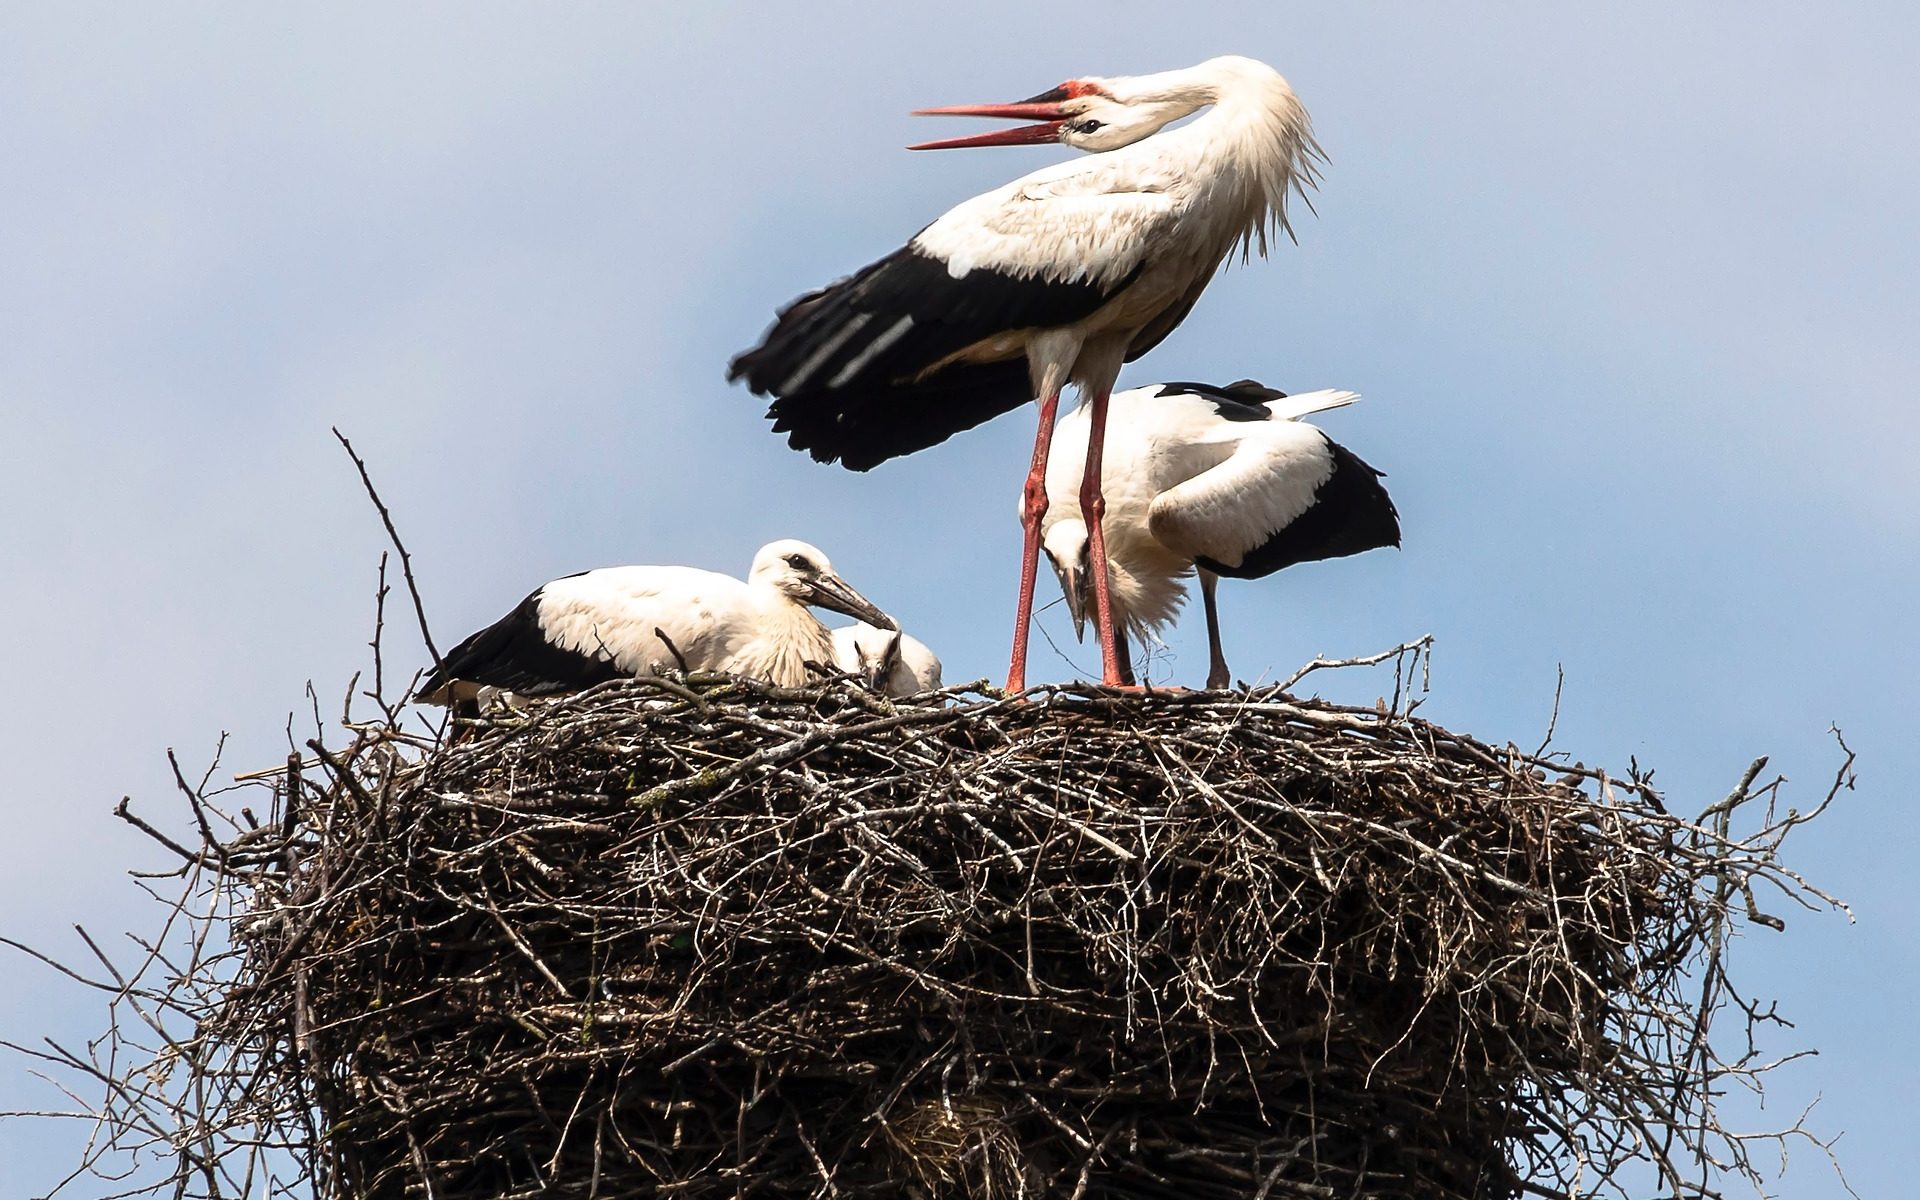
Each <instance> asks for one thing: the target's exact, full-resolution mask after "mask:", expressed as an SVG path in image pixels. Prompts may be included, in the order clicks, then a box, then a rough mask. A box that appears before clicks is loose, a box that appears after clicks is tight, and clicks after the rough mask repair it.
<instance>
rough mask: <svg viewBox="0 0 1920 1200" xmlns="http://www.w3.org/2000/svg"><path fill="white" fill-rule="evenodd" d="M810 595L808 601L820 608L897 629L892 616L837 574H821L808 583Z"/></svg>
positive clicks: (877, 625)
mask: <svg viewBox="0 0 1920 1200" xmlns="http://www.w3.org/2000/svg"><path fill="white" fill-rule="evenodd" d="M809 586H810V587H811V589H812V595H811V596H810V597H809V598H808V603H810V604H816V605H818V606H820V607H821V608H830V609H832V610H833V611H834V612H837V613H845V614H847V615H848V616H850V617H852V618H854V619H855V620H859V621H865V622H866V623H867V624H869V625H872V626H875V627H876V628H880V629H899V628H900V627H899V626H898V625H895V624H894V623H893V618H892V617H890V616H888V615H887V614H885V613H883V612H881V611H880V610H879V609H877V608H875V607H874V606H873V601H871V600H869V599H867V598H866V597H865V596H862V595H861V594H860V593H859V592H856V591H854V590H853V588H852V587H850V586H848V584H847V581H846V580H844V579H842V578H840V577H839V576H838V575H822V576H821V577H820V578H818V579H816V580H814V581H813V582H812V584H810V585H809Z"/></svg>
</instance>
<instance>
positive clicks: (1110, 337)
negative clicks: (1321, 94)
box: [730, 57, 1319, 691]
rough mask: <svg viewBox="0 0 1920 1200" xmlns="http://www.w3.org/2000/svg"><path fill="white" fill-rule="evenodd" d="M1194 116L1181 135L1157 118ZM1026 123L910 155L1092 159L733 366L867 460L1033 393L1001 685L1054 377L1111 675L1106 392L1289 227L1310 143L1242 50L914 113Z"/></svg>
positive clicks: (784, 417)
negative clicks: (1042, 148) (1029, 150)
mask: <svg viewBox="0 0 1920 1200" xmlns="http://www.w3.org/2000/svg"><path fill="white" fill-rule="evenodd" d="M1203 109H1204V110H1206V111H1205V112H1204V113H1202V114H1201V115H1200V116H1199V117H1198V118H1197V119H1195V120H1193V121H1191V122H1189V123H1187V124H1185V125H1183V126H1181V127H1180V128H1177V129H1167V128H1166V126H1168V125H1169V124H1171V123H1172V122H1174V121H1177V120H1179V119H1180V118H1182V117H1185V116H1188V115H1190V114H1193V113H1196V112H1200V111H1201V110H1203ZM921 111H922V112H923V113H925V114H927V115H939V116H982V117H1004V118H1013V119H1019V120H1027V121H1032V122H1034V123H1033V124H1030V125H1026V126H1022V127H1017V128H1013V129H1007V130H1001V131H998V132H994V133H985V134H976V135H974V136H972V137H960V138H952V139H948V140H945V141H935V142H925V143H922V144H921V145H919V146H917V147H914V148H915V149H925V150H937V149H956V148H962V147H969V146H1017V145H1035V144H1043V143H1056V142H1057V143H1059V144H1061V145H1065V146H1069V147H1071V148H1073V149H1076V150H1084V151H1088V152H1091V153H1093V154H1094V155H1095V157H1093V158H1091V159H1086V160H1076V161H1073V162H1068V163H1061V164H1057V165H1055V166H1051V167H1047V168H1044V169H1042V170H1039V171H1035V172H1034V173H1032V174H1030V175H1026V176H1023V177H1022V178H1020V179H1016V180H1014V181H1013V182H1012V183H1009V184H1007V185H1006V186H1004V187H1000V188H996V189H995V190H993V191H991V192H987V193H985V194H983V195H980V196H976V197H974V198H973V199H971V200H968V201H965V202H964V203H962V204H960V205H958V206H957V207H955V208H953V209H951V210H950V211H948V212H947V214H946V215H945V216H942V217H941V218H940V219H939V220H937V221H935V222H934V223H933V224H931V225H929V226H927V227H926V228H925V229H922V230H921V231H920V232H919V233H918V234H915V235H914V237H913V238H912V239H911V240H910V241H909V242H908V243H907V244H906V245H905V246H904V247H902V248H901V249H899V250H897V251H895V252H894V253H892V254H890V255H888V256H887V257H885V258H883V259H881V260H880V261H878V262H876V263H874V264H872V265H871V266H868V267H866V268H865V269H863V270H861V271H859V272H858V273H856V274H854V275H852V276H850V277H848V278H846V279H843V280H841V281H839V282H838V283H834V284H831V285H829V286H827V287H825V288H822V289H820V290H819V291H816V292H812V293H809V294H807V295H805V296H802V297H800V298H799V299H797V300H795V301H794V302H793V303H792V304H789V305H788V306H787V307H786V308H784V309H782V310H781V311H780V313H779V315H778V317H777V318H776V320H775V322H774V325H773V328H772V329H770V330H769V331H768V332H767V334H766V336H765V338H764V339H763V340H762V342H761V344H760V345H759V346H758V347H756V348H754V349H753V350H750V351H748V352H746V353H744V354H742V355H740V356H739V357H737V358H735V359H734V360H733V364H732V368H731V371H730V378H733V379H736V380H738V379H744V380H745V381H746V382H747V385H748V387H750V388H751V389H752V390H753V391H754V392H755V393H757V394H759V395H763V396H770V397H772V398H773V403H772V405H771V407H770V408H769V409H768V411H767V415H768V416H769V417H770V418H772V420H773V422H774V428H775V430H776V431H779V432H784V433H786V434H787V435H788V442H789V444H790V445H792V446H793V447H794V448H795V449H798V450H806V451H809V452H810V453H811V454H812V455H813V456H814V457H815V458H816V459H818V460H820V461H821V462H835V461H838V462H840V463H842V464H844V465H845V466H847V467H849V468H851V469H853V470H856V471H864V470H867V469H868V468H870V467H873V466H874V465H876V464H878V463H881V462H884V461H885V460H887V459H889V458H893V457H896V456H898V455H902V454H909V453H912V452H913V451H916V450H921V449H925V448H926V447H928V446H932V445H935V444H937V443H939V442H942V441H945V440H946V439H947V438H948V437H951V436H952V435H953V434H955V433H958V432H959V431H961V430H963V429H970V428H972V427H973V426H975V425H978V424H980V423H981V422H982V421H986V420H988V419H990V418H992V417H995V416H998V415H1000V414H1001V413H1004V412H1009V411H1011V410H1013V409H1015V408H1018V407H1020V406H1021V405H1022V404H1025V403H1026V402H1027V401H1028V400H1030V399H1036V398H1037V400H1038V401H1039V405H1040V429H1039V434H1038V436H1037V437H1036V438H1035V439H1034V446H1033V461H1032V465H1031V468H1030V469H1029V471H1028V473H1027V480H1026V486H1025V489H1024V491H1023V493H1022V524H1023V526H1024V528H1025V548H1024V557H1023V559H1022V561H1021V573H1020V597H1019V604H1018V609H1017V616H1016V624H1015V627H1014V639H1013V660H1012V664H1011V667H1010V668H1009V670H1008V677H1007V687H1008V689H1009V690H1015V691H1017V690H1019V689H1021V688H1023V687H1024V686H1025V679H1026V660H1027V634H1028V626H1029V624H1030V622H1031V619H1032V613H1033V584H1034V575H1035V571H1036V568H1037V565H1038V560H1039V552H1040V522H1041V519H1042V518H1043V517H1044V516H1045V514H1046V508H1047V490H1046V476H1047V460H1048V450H1049V447H1050V446H1051V443H1052V436H1053V426H1054V421H1055V418H1056V416H1057V415H1058V411H1059V403H1060V392H1061V389H1062V388H1064V387H1065V386H1066V385H1067V384H1068V383H1073V384H1075V385H1077V386H1078V387H1079V388H1080V390H1081V392H1082V395H1083V396H1084V397H1085V398H1086V401H1087V403H1088V406H1089V415H1090V418H1091V420H1092V437H1091V438H1090V439H1089V441H1088V444H1087V455H1086V461H1085V463H1084V465H1083V467H1082V474H1081V492H1080V496H1081V508H1082V509H1083V511H1084V512H1086V513H1087V514H1088V515H1089V516H1090V517H1091V518H1092V521H1091V522H1090V529H1091V531H1092V545H1091V552H1092V557H1093V560H1094V561H1095V562H1096V563H1098V564H1100V569H1098V570H1096V571H1095V572H1094V574H1093V577H1094V581H1095V588H1094V590H1095V602H1096V614H1097V621H1098V625H1099V633H1100V644H1101V670H1102V678H1103V679H1104V680H1105V681H1106V682H1107V683H1110V684H1115V683H1119V682H1120V681H1121V678H1122V671H1121V668H1120V662H1119V659H1118V658H1117V655H1116V649H1115V642H1114V637H1115V631H1114V627H1113V619H1112V608H1111V600H1110V598H1109V596H1108V593H1107V583H1106V581H1107V572H1106V570H1105V569H1104V567H1105V561H1106V548H1105V543H1104V540H1103V537H1102V534H1101V531H1100V524H1099V520H1098V517H1099V514H1100V513H1101V512H1102V511H1103V510H1104V503H1103V501H1102V498H1101V491H1100V477H1101V467H1100V456H1101V446H1102V443H1103V440H1104V437H1105V430H1106V415H1107V402H1108V397H1109V396H1110V395H1111V393H1112V390H1113V384H1114V381H1115V380H1116V379H1117V378H1118V376H1119V373H1120V367H1121V365H1122V364H1123V363H1125V362H1128V361H1131V360H1132V359H1135V358H1138V357H1139V356H1140V355H1142V354H1145V353H1146V352H1147V351H1148V350H1150V349H1152V348H1153V347H1154V346H1155V345H1157V344H1158V343H1159V342H1160V340H1161V339H1162V338H1164V337H1166V336H1167V334H1168V333H1170V332H1171V331H1172V330H1173V328H1174V327H1175V326H1176V325H1178V324H1179V323H1180V322H1181V320H1182V319H1184V318H1185V317H1186V315H1187V313H1188V312H1189V311H1190V310H1191V309H1192V308H1193V305H1194V303H1195V301H1197V300H1198V299H1199V298H1200V293H1201V291H1203V290H1204V289H1205V287H1206V285H1207V281H1208V280H1209V279H1210V278H1212V276H1213V273H1214V271H1215V270H1216V269H1217V268H1218V267H1219V266H1220V264H1221V262H1222V261H1224V260H1225V259H1226V257H1227V256H1228V255H1229V254H1230V253H1232V251H1233V250H1234V249H1235V247H1239V248H1240V250H1241V252H1242V254H1243V256H1249V255H1251V254H1252V253H1253V252H1254V251H1256V250H1257V251H1258V252H1259V253H1260V254H1261V255H1263V256H1264V255H1265V254H1266V252H1267V246H1268V242H1269V237H1270V235H1271V234H1272V233H1273V232H1274V231H1276V230H1278V231H1287V232H1291V231H1290V229H1289V227H1288V225H1287V216H1286V204H1287V200H1288V197H1289V194H1290V193H1293V192H1300V193H1304V191H1305V189H1306V188H1307V187H1309V186H1311V185H1312V184H1313V183H1315V182H1316V171H1315V160H1316V159H1317V158H1318V157H1319V147H1318V145H1317V144H1316V143H1315V142H1314V140H1313V131H1312V126H1311V124H1310V123H1309V121H1308V119H1307V113H1306V110H1305V109H1304V108H1302V107H1301V105H1300V102H1299V100H1297V99H1296V98H1295V97H1294V94H1293V90H1292V89H1291V88H1290V87H1288V86H1287V81H1286V80H1285V79H1283V78H1281V76H1280V75H1279V74H1278V73H1277V72H1275V71H1274V70H1273V69H1272V68H1271V67H1268V66H1266V65H1265V64H1263V63H1258V62H1255V61H1253V60H1252V59H1247V58H1239V57H1225V58H1215V59H1210V60H1208V61H1207V62H1204V63H1201V64H1200V65H1199V66H1196V67H1188V68H1185V69H1183V70H1178V71H1163V72H1160V73H1158V74H1154V75H1136V76H1120V77H1112V78H1098V77H1088V78H1083V79H1073V80H1068V81H1067V82H1066V83H1063V84H1061V85H1060V86H1059V87H1056V88H1053V89H1052V90H1050V91H1047V92H1043V93H1041V94H1040V95H1038V96H1034V97H1031V98H1030V99H1027V100H1023V101H1020V102H1019V103H1016V104H975V105H962V106H958V107H951V108H935V109H924V110H921Z"/></svg>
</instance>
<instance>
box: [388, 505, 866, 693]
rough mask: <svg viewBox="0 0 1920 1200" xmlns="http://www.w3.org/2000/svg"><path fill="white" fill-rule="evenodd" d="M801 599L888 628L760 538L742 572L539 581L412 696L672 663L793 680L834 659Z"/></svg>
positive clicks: (855, 598) (854, 596)
mask: <svg viewBox="0 0 1920 1200" xmlns="http://www.w3.org/2000/svg"><path fill="white" fill-rule="evenodd" d="M809 605H815V606H818V607H820V608H830V609H832V610H834V611H835V612H842V613H846V614H847V615H848V616H851V617H856V618H858V619H859V620H862V621H865V622H867V623H868V624H870V625H874V626H878V627H879V628H882V629H893V628H894V627H895V626H894V623H893V619H892V618H891V617H889V616H887V615H886V614H885V613H883V612H881V611H880V610H879V609H877V608H875V607H874V606H873V604H872V602H871V601H869V600H868V599H867V598H866V597H865V596H862V595H861V594H860V593H859V592H856V591H854V590H853V588H852V586H851V585H849V584H848V583H847V581H846V580H844V579H842V578H840V576H839V575H837V574H836V573H835V572H834V569H833V564H832V563H830V562H828V561H827V556H826V555H825V554H823V553H821V552H820V550H819V549H817V548H816V547H813V546H809V545H808V544H807V543H805V542H798V541H793V540H791V539H788V540H784V541H778V542H772V543H770V544H768V545H766V546H763V547H761V549H760V552H759V553H758V554H756V555H754V557H753V568H752V569H751V570H750V571H748V572H747V578H746V579H745V580H744V581H742V580H739V579H735V578H734V577H733V576H731V575H722V574H720V573H719V572H717V571H702V570H700V569H699V568H697V567H602V568H600V569H599V570H596V571H583V572H581V573H580V574H578V575H568V576H566V577H565V578H562V579H556V580H554V581H553V582H551V583H547V584H543V585H542V586H540V587H538V588H536V589H534V591H533V593H532V594H531V595H529V596H528V597H527V598H526V599H525V600H522V601H521V602H520V603H519V604H518V605H516V606H515V607H514V609H513V611H512V612H510V613H508V614H507V615H506V616H504V617H502V618H500V619H499V620H498V621H495V622H494V623H493V624H491V625H489V626H487V627H486V628H485V629H482V630H481V631H480V632H478V633H476V634H474V635H473V636H472V637H469V638H468V639H467V640H466V641H464V642H461V643H460V644H459V645H458V646H455V647H454V648H453V649H452V650H451V651H450V652H449V653H448V654H447V656H446V657H445V658H443V659H442V660H441V661H440V665H439V666H438V667H436V668H434V670H433V672H432V673H431V674H430V675H428V676H427V678H426V679H425V680H424V681H423V682H422V683H421V684H420V686H419V687H418V688H417V689H415V693H414V694H415V697H416V698H417V699H420V700H424V701H426V702H428V703H431V704H448V703H454V702H459V701H470V700H472V699H473V698H474V697H475V696H477V694H478V692H479V689H480V688H482V687H491V688H498V689H500V690H501V691H508V692H513V693H515V694H516V695H521V696H544V695H550V694H553V693H556V692H570V691H578V690H579V689H581V688H586V687H591V686H593V685H594V684H596V683H604V682H605V681H607V680H609V679H621V678H626V677H629V676H635V675H649V674H656V673H658V672H660V671H665V670H673V669H676V668H678V669H682V670H687V671H722V672H727V673H730V674H734V675H748V676H752V677H753V678H756V679H764V680H766V681H768V682H769V683H774V684H778V685H781V686H785V687H797V686H799V685H801V684H804V683H806V682H807V681H808V679H809V675H808V671H807V664H808V663H810V662H811V663H820V664H831V663H832V662H833V661H834V645H833V637H832V635H831V634H830V633H829V632H828V631H827V628H826V626H824V625H822V624H821V623H820V621H819V619H818V618H816V617H815V616H814V615H813V614H812V613H811V612H808V611H807V608H808V606H809Z"/></svg>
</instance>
